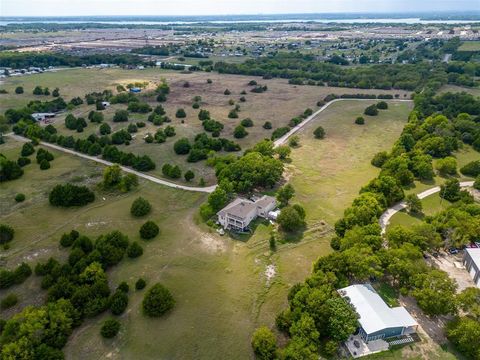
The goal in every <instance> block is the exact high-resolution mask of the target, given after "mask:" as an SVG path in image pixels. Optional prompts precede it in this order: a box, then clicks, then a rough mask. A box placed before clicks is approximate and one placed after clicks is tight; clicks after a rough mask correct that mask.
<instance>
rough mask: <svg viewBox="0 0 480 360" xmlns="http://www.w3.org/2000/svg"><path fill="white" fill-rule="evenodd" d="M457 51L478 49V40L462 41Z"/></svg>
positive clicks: (479, 45)
mask: <svg viewBox="0 0 480 360" xmlns="http://www.w3.org/2000/svg"><path fill="white" fill-rule="evenodd" d="M458 51H480V41H464V42H463V43H462V45H460V47H459V48H458Z"/></svg>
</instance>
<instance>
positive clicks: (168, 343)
mask: <svg viewBox="0 0 480 360" xmlns="http://www.w3.org/2000/svg"><path fill="white" fill-rule="evenodd" d="M367 105H368V104H367V103H365V102H362V103H358V102H353V101H349V102H342V103H338V104H335V105H334V106H332V108H330V109H328V110H327V111H326V112H324V113H322V114H321V115H320V116H319V118H318V119H316V120H315V121H314V122H313V123H312V124H309V125H308V126H307V128H306V129H305V130H303V131H302V133H301V134H300V137H301V147H299V148H298V149H295V150H294V151H293V153H292V159H293V162H292V164H290V165H289V166H288V167H289V169H288V171H287V176H288V177H289V178H290V181H291V182H292V183H293V185H294V186H295V188H296V189H297V197H296V199H295V201H299V202H301V203H303V204H304V205H305V206H306V208H307V212H308V223H309V227H308V229H307V231H306V232H305V234H304V237H303V239H302V240H301V241H299V242H287V243H283V244H279V245H278V250H277V251H276V252H275V253H273V254H272V253H271V252H270V251H269V249H268V238H269V233H270V229H271V228H270V225H269V224H268V223H260V224H259V225H258V227H257V229H256V232H255V234H254V235H253V236H252V237H251V238H250V239H248V241H241V240H233V239H231V238H229V237H227V236H225V237H220V236H219V235H217V234H216V233H215V232H213V231H212V230H209V229H208V228H206V227H204V226H203V225H200V224H199V223H198V219H197V211H198V206H199V205H200V204H201V203H202V202H203V201H204V200H205V197H206V196H205V195H202V194H196V193H189V192H182V191H176V190H174V189H171V188H165V187H162V186H159V185H155V184H152V183H149V182H144V181H141V182H140V186H139V188H138V189H136V190H134V191H132V192H131V193H128V194H116V193H104V192H101V191H99V190H98V189H97V188H96V186H95V184H97V183H98V182H99V181H100V179H101V171H102V167H100V166H98V165H96V164H94V163H92V162H89V161H86V160H83V159H80V158H76V157H72V156H69V155H65V154H63V153H57V152H54V154H55V160H54V161H53V162H52V168H51V169H50V170H47V171H41V170H40V169H39V168H38V165H37V164H35V163H32V164H30V165H28V166H27V167H26V168H25V175H24V176H23V177H22V178H20V179H18V180H15V181H11V182H8V183H2V184H1V185H0V202H1V204H2V214H1V216H0V222H2V223H8V224H10V225H12V226H13V227H14V228H15V229H16V230H17V233H16V238H15V239H14V240H13V242H12V243H11V248H10V249H9V250H7V251H3V250H2V253H1V255H2V259H3V265H4V266H7V267H13V266H15V265H16V264H18V263H19V262H21V261H27V262H29V263H31V264H32V265H34V264H35V263H36V262H37V261H38V260H41V259H46V258H48V257H50V256H56V257H59V258H65V256H66V253H65V252H64V251H63V250H61V249H60V247H59V245H58V241H59V238H60V236H61V234H62V233H64V232H67V231H70V230H71V229H72V228H74V229H77V230H79V231H80V232H82V233H85V234H86V235H89V236H92V237H95V236H97V235H99V234H101V233H104V232H108V231H111V230H113V229H119V230H121V231H123V232H124V233H126V234H127V235H128V236H129V237H130V239H131V240H138V241H140V242H141V243H142V245H143V246H144V255H143V256H142V257H140V258H138V259H136V260H127V259H126V260H124V261H122V262H121V263H120V264H119V265H118V266H116V267H115V268H113V269H112V270H111V271H110V273H109V278H110V280H111V285H112V287H114V286H115V285H116V284H118V283H119V282H121V281H127V282H128V283H129V284H130V285H131V286H133V284H134V282H135V281H136V279H137V278H138V277H140V276H142V277H145V278H146V279H147V282H148V284H153V283H154V282H156V281H161V282H162V283H164V284H165V285H166V286H167V287H169V288H170V289H171V291H172V293H173V295H174V296H175V298H176V300H177V306H176V307H175V309H174V310H173V311H172V312H171V313H170V314H168V315H167V316H166V317H164V318H161V319H156V320H152V319H147V318H145V317H144V316H143V315H142V314H141V311H140V304H141V300H142V298H143V292H135V291H133V292H131V295H130V303H129V306H128V309H127V311H126V312H125V314H124V315H122V316H121V323H122V330H121V332H120V334H119V336H118V337H117V338H116V339H114V340H104V339H102V338H101V336H100V335H99V328H100V326H101V322H102V320H103V318H104V317H105V316H106V315H107V314H105V315H102V316H100V317H97V318H94V319H90V320H88V321H86V322H85V323H84V324H83V325H82V326H81V327H80V328H78V329H76V330H75V332H74V334H73V335H72V337H71V338H70V340H69V342H68V344H67V346H66V348H65V353H66V357H67V358H80V359H100V358H111V359H130V358H142V359H158V358H175V359H191V358H208V359H225V358H229V359H245V358H249V357H251V356H252V355H251V350H250V336H251V333H252V332H253V330H254V328H255V327H257V326H259V325H264V324H265V325H269V326H273V324H274V319H275V316H276V314H278V312H279V311H280V310H282V309H283V308H284V307H285V306H286V303H287V297H286V295H287V292H288V290H289V288H290V287H291V286H292V285H293V284H295V283H297V282H300V281H303V280H304V279H305V277H306V276H308V275H309V274H310V272H311V264H312V262H313V261H315V259H317V258H318V257H319V256H322V255H325V254H327V253H329V252H330V251H331V250H330V246H329V240H330V238H331V236H332V232H331V227H330V225H331V224H332V223H333V221H335V220H336V219H337V218H338V217H340V216H341V213H342V211H343V208H344V207H346V206H348V205H349V204H350V202H351V201H352V200H353V198H354V197H355V196H356V195H357V192H358V190H359V188H360V186H361V185H363V184H365V183H366V182H367V181H368V180H369V179H371V178H372V177H374V176H375V175H376V173H377V172H378V170H377V169H375V168H373V167H371V165H369V163H370V158H371V157H372V156H373V154H374V153H375V152H377V151H380V150H386V149H388V148H390V146H391V145H392V143H393V141H394V140H395V139H396V138H397V137H398V135H399V133H400V131H401V128H402V127H403V125H404V123H405V121H406V117H407V114H408V112H409V107H410V105H409V104H407V103H402V104H391V106H390V110H387V111H384V112H382V113H381V115H380V116H378V117H376V118H371V119H370V118H368V119H367V124H366V125H365V126H363V127H362V126H357V125H354V124H353V119H354V118H355V117H356V116H357V115H359V114H360V113H361V112H362V111H363V109H364V108H365V107H366V106H367ZM197 121H198V120H197ZM320 124H321V125H322V126H324V127H325V129H326V131H327V137H326V139H324V140H315V139H313V136H312V134H311V132H312V130H313V129H314V128H315V127H316V126H317V125H320ZM20 147H21V144H20V143H18V142H15V141H14V140H11V139H7V143H6V144H3V145H0V152H2V153H4V154H6V155H7V157H9V158H12V159H14V158H16V157H17V156H18V154H19V152H20ZM65 181H73V182H76V183H79V184H87V185H89V186H91V187H92V188H94V189H96V190H95V191H96V201H95V202H94V203H92V204H90V205H88V206H85V207H82V208H78V209H76V208H74V209H56V208H52V207H51V206H50V205H49V204H48V200H47V196H48V192H49V190H50V189H51V188H52V187H53V186H54V185H55V184H56V183H59V182H65ZM18 192H23V193H25V194H26V196H27V200H26V201H25V202H24V203H21V204H16V203H15V201H14V199H13V198H14V196H15V194H16V193H18ZM138 196H143V197H146V198H148V199H149V200H150V202H151V203H152V206H153V213H152V214H151V215H149V216H148V218H149V219H153V220H155V221H156V222H158V224H159V226H160V228H161V231H162V232H161V235H160V236H159V237H158V238H156V239H154V240H153V241H151V242H148V243H147V242H144V241H142V240H140V239H139V236H138V229H139V227H140V225H141V224H142V223H143V222H144V221H145V220H146V219H141V220H138V219H134V218H132V217H131V215H130V213H129V208H130V205H131V203H132V201H133V200H134V199H135V198H136V197H138ZM330 208H331V210H330ZM324 221H326V222H324ZM267 270H269V271H267ZM268 274H270V275H268ZM271 275H273V276H271ZM38 289H39V279H38V278H36V277H35V276H32V277H31V278H29V279H28V280H27V281H26V282H25V283H24V284H22V285H19V286H16V287H14V288H11V289H9V291H8V292H10V291H12V292H15V293H17V294H18V295H19V297H20V299H21V302H20V304H19V305H17V306H16V307H15V308H13V309H12V310H10V312H5V313H2V314H1V316H2V317H8V316H10V315H11V314H12V312H13V311H18V310H19V309H20V308H21V307H23V306H25V305H27V304H39V303H41V302H42V301H43V299H44V292H43V291H40V292H39V295H37V296H35V297H32V296H31V294H32V293H35V292H38Z"/></svg>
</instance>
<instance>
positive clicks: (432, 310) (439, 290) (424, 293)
mask: <svg viewBox="0 0 480 360" xmlns="http://www.w3.org/2000/svg"><path fill="white" fill-rule="evenodd" d="M413 284H414V290H413V291H412V295H413V297H414V298H415V300H417V303H418V306H420V308H421V309H422V310H423V311H424V312H425V313H426V314H427V315H447V314H453V313H455V312H456V310H457V309H456V300H455V290H456V288H457V285H456V283H455V282H454V281H453V280H452V279H450V278H449V277H448V275H447V273H445V272H444V271H441V270H430V271H429V272H428V273H423V274H418V275H416V276H415V277H414V278H413Z"/></svg>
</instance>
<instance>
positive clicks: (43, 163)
mask: <svg viewBox="0 0 480 360" xmlns="http://www.w3.org/2000/svg"><path fill="white" fill-rule="evenodd" d="M48 169H50V162H49V161H48V160H46V159H43V160H41V161H40V170H48Z"/></svg>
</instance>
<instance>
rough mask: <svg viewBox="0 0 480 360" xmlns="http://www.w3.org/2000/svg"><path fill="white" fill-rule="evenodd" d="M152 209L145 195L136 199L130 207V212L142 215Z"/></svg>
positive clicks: (138, 215)
mask: <svg viewBox="0 0 480 360" xmlns="http://www.w3.org/2000/svg"><path fill="white" fill-rule="evenodd" d="M151 210H152V206H151V205H150V203H149V202H148V201H147V200H146V199H144V198H143V197H139V198H137V199H135V201H134V202H133V203H132V207H131V208H130V213H131V214H132V215H133V216H136V217H141V216H145V215H147V214H148V213H149V212H150V211H151Z"/></svg>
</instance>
